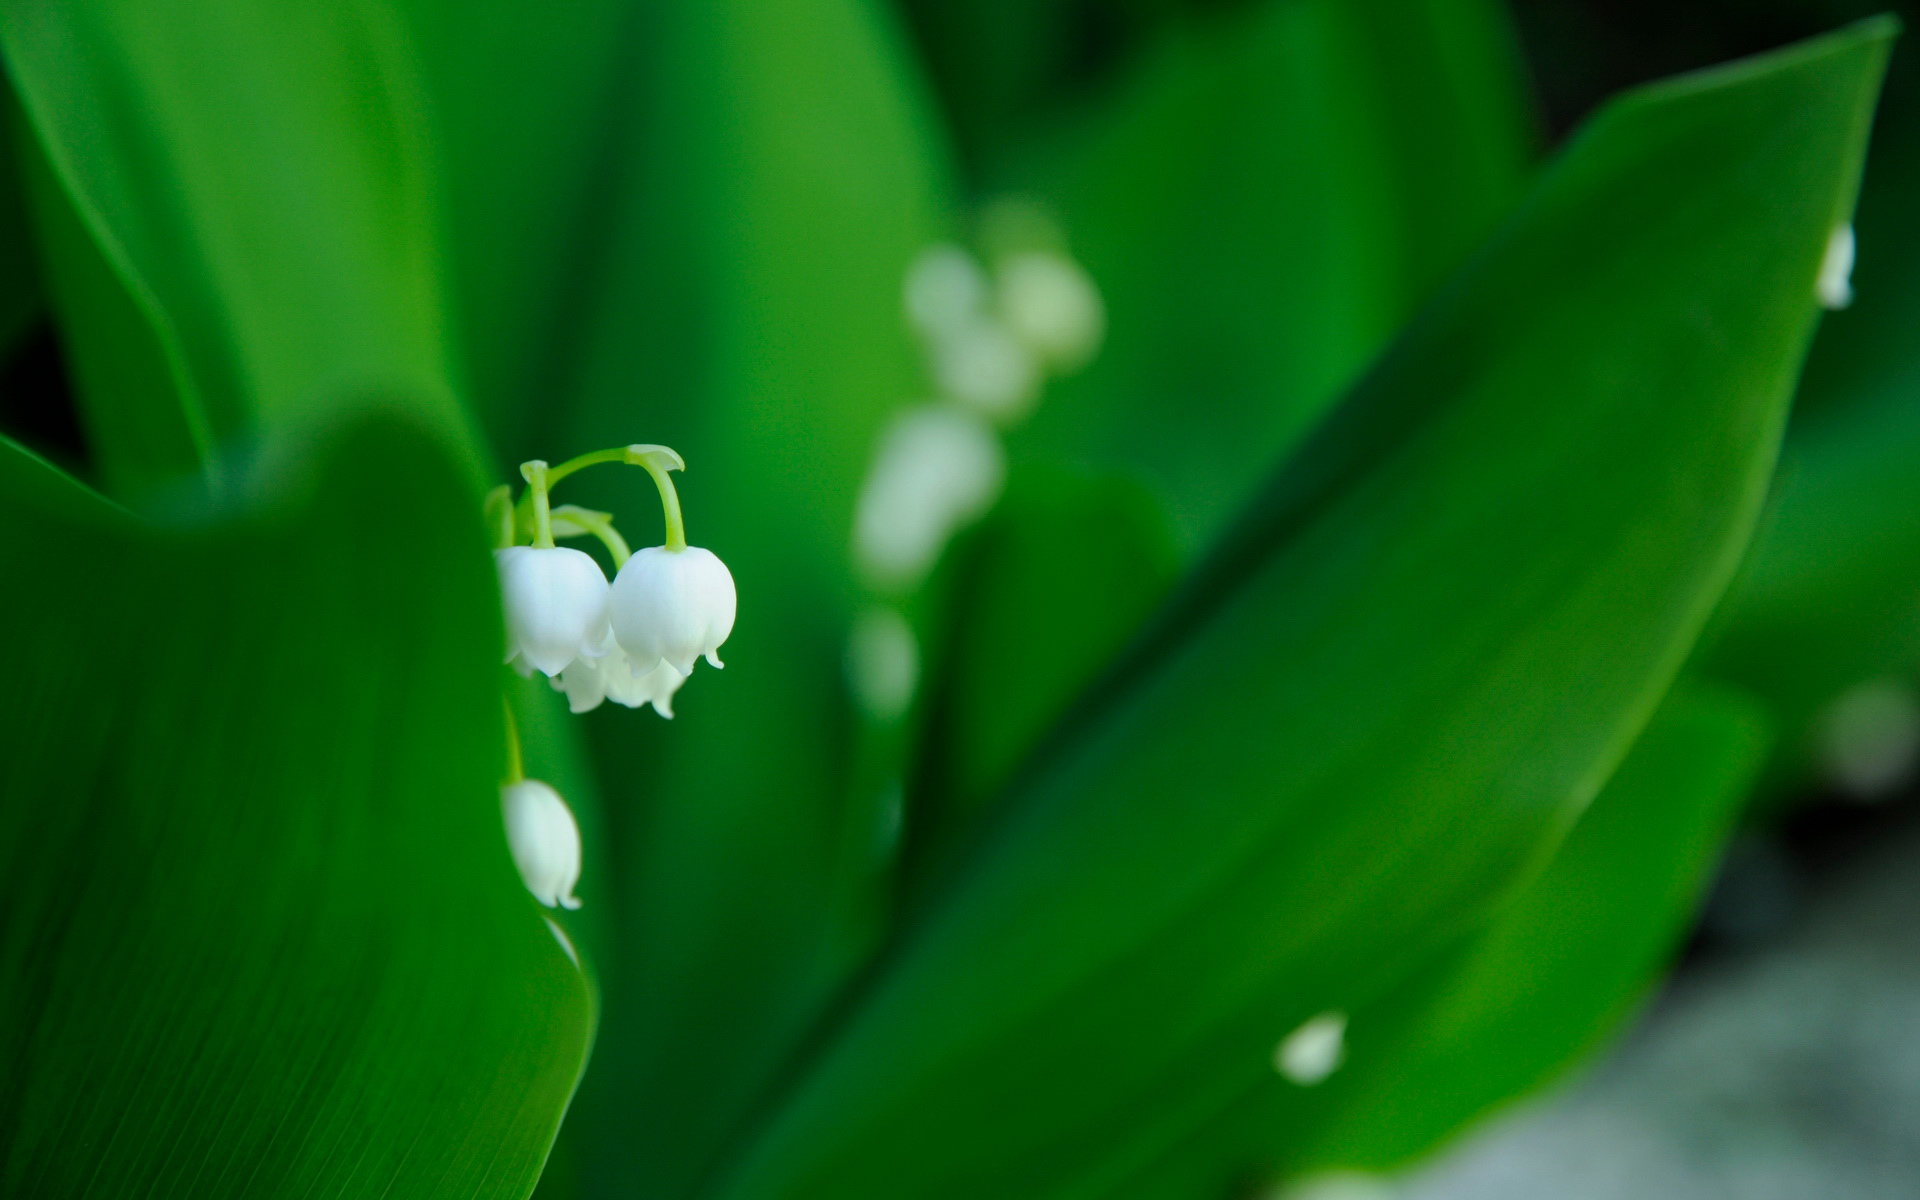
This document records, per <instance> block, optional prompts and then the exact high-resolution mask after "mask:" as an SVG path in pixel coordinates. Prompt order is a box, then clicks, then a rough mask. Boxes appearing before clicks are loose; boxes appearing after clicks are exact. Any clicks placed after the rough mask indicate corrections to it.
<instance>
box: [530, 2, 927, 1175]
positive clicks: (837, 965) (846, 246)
mask: <svg viewBox="0 0 1920 1200" xmlns="http://www.w3.org/2000/svg"><path fill="white" fill-rule="evenodd" d="M636 20H637V21H638V25H637V27H636V32H635V35H634V37H633V39H632V42H631V45H632V46H633V47H634V53H633V55H632V58H631V61H627V62H623V63H622V65H621V71H622V73H623V76H624V77H626V78H630V79H633V80H636V81H638V85H637V94H636V95H635V96H634V97H633V98H632V103H633V105H634V108H633V110H632V111H630V112H627V113H624V114H622V116H623V119H624V120H625V121H626V122H628V123H629V128H630V130H631V139H630V140H629V141H626V142H623V143H622V144H621V145H620V146H619V147H618V148H617V149H616V151H615V154H616V157H617V159H618V161H620V162H621V163H622V164H624V165H623V169H622V171H621V173H620V177H619V180H618V188H617V191H616V193H615V198H614V200H613V201H610V206H609V208H608V210H607V211H608V212H609V213H610V214H611V216H610V218H609V224H608V226H607V227H606V228H605V229H604V231H603V232H602V235H601V250H600V255H601V259H602V262H601V272H602V274H601V280H602V283H601V288H600V290H599V291H598V292H597V293H596V294H595V295H593V296H592V297H590V298H589V300H588V302H587V310H588V311H589V312H590V313H591V321H590V323H589V325H588V326H587V327H586V328H584V329H582V330H580V331H579V337H580V346H581V350H580V352H579V355H578V363H577V370H576V372H575V374H574V375H573V376H572V377H571V378H569V379H566V380H563V381H560V382H561V386H562V388H563V390H562V392H561V394H560V396H559V397H557V398H556V399H555V400H554V402H553V403H552V404H550V405H548V406H547V407H546V409H545V410H544V412H543V414H542V415H543V417H544V426H543V429H544V432H543V433H542V434H541V435H540V436H541V438H542V440H541V441H540V442H539V443H538V444H540V445H543V446H544V447H546V448H545V449H543V450H542V454H543V456H544V457H549V458H559V457H564V456H566V455H569V454H572V453H576V452H579V451H584V450H590V449H596V448H599V447H602V446H612V445H620V444H623V443H629V442H634V441H660V442H666V443H669V444H671V445H673V446H674V447H675V448H676V449H678V450H680V451H681V452H682V453H683V454H684V455H685V457H686V460H687V464H688V467H687V471H686V472H685V474H684V475H683V476H681V477H680V480H679V487H680V494H681V497H682V499H683V501H684V503H685V508H686V514H687V522H688V531H689V536H690V537H691V538H692V540H693V541H694V542H695V543H696V544H698V545H702V546H706V547H708V548H710V549H712V550H713V551H714V552H715V553H717V554H719V555H720V556H721V558H723V559H724V560H725V561H726V563H727V565H728V566H729V567H730V568H731V570H732V572H733V575H734V578H735V580H736V581H737V584H738V588H739V594H740V617H739V623H738V625H737V626H736V628H735V630H734V633H733V636H732V638H731V639H730V640H729V641H728V643H727V646H726V649H725V658H726V663H727V668H726V670H725V672H724V673H716V672H714V671H713V670H712V669H711V668H708V667H701V668H699V669H698V670H697V671H696V673H695V676H694V678H693V679H692V680H691V681H690V682H689V683H688V685H687V687H686V689H685V690H684V691H682V692H681V693H680V695H679V697H678V698H677V700H676V702H675V711H676V712H677V713H678V717H677V719H676V720H675V721H674V722H673V723H672V724H671V725H667V724H665V723H663V722H661V721H659V720H658V719H657V718H655V717H654V716H653V715H652V714H651V713H633V712H628V711H625V710H618V711H605V712H601V713H596V714H594V715H593V716H592V717H590V718H588V719H587V727H588V729H589V731H590V735H591V738H592V741H593V743H594V747H595V752H596V761H597V764H598V767H599V774H600V780H601V796H602V800H603V803H604V806H605V817H606V820H607V823H608V828H609V831H610V836H611V838H612V840H613V843H614V845H613V847H612V858H613V860H614V871H615V873H616V875H617V877H618V878H617V881H616V882H617V886H618V888H619V889H620V897H619V904H620V910H619V931H618V939H619V945H618V953H619V956H620V958H619V961H618V962H617V963H615V964H611V965H609V966H606V967H605V970H606V972H607V985H606V987H607V990H606V1008H605V1025H604V1033H603V1037H602V1039H601V1042H600V1046H599V1050H598V1052H597V1054H596V1067H595V1071H594V1074H593V1077H592V1078H591V1079H590V1080H589V1082H588V1085H587V1087H588V1089H589V1092H588V1094H589V1095H590V1097H591V1100H592V1108H593V1110H594V1111H593V1113H592V1115H591V1117H590V1118H589V1119H590V1120H591V1121H592V1122H593V1124H594V1128H593V1129H591V1130H583V1131H582V1132H583V1136H585V1137H586V1138H587V1140H588V1141H590V1143H591V1145H590V1146H589V1147H588V1148H586V1149H585V1150H584V1153H585V1155H586V1161H585V1162H584V1163H583V1165H582V1171H583V1175H584V1176H585V1178H586V1179H587V1180H588V1182H589V1183H590V1184H593V1185H596V1186H606V1187H610V1188H620V1189H634V1190H639V1191H643V1192H645V1193H646V1194H648V1195H649V1196H654V1197H661V1198H663V1200H664V1198H670V1197H676V1196H683V1195H687V1194H689V1193H690V1192H691V1191H692V1190H693V1189H695V1188H696V1187H697V1186H698V1185H699V1183H700V1180H701V1179H702V1177H703V1176H704V1175H705V1174H706V1173H707V1172H708V1171H710V1170H711V1169H712V1167H713V1165H714V1164H715V1162H716V1161H717V1160H718V1159H719V1158H720V1157H721V1156H722V1155H723V1154H724V1153H725V1151H726V1147H727V1146H728V1144H729V1143H730V1141H731V1140H732V1139H734V1138H736V1137H738V1136H739V1135H740V1130H741V1126H742V1124H743V1123H744V1122H745V1121H746V1120H748V1119H749V1117H750V1115H751V1114H752V1113H753V1112H754V1111H755V1110H756V1109H757V1107H758V1105H759V1104H760V1103H761V1101H762V1100H763V1098H764V1096H765V1095H766V1093H767V1092H768V1091H769V1090H770V1089H771V1088H772V1086H773V1084H774V1081H775V1080H776V1079H777V1077H778V1076H779V1074H780V1072H782V1071H783V1070H784V1069H785V1067H786V1065H787V1063H788V1061H789V1059H790V1057H791V1056H792V1055H793V1053H794V1051H795V1048H796V1046H797V1045H798V1044H800V1042H801V1041H802V1040H803V1039H804V1038H806V1037H807V1036H808V1035H809V1033H810V1031H811V1029H812V1026H813V1022H814V1021H815V1019H816V1018H817V1017H818V1016H819V1014H820V1013H821V1011H822V1010H823V1008H824V1007H825V1006H826V1005H827V1004H828V1003H829V1002H830V1000H831V999H832V997H833V996H834V995H835V994H836V992H837V991H838V989H839V987H840V986H841V984H842V982H843V981H844V980H845V979H846V978H847V976H848V974H849V973H850V972H851V971H853V970H854V969H855V968H856V966H857V965H858V964H859V963H860V962H861V961H862V960H863V958H864V955H865V953H866V951H867V949H868V947H869V946H870V944H871V941H872V939H873V937H874V936H875V932H876V930H877V928H878V923H879V920H880V915H881V912H882V909H883V904H882V901H883V900H884V898H885V895H886V892H887V889H888V874H887V871H888V868H889V867H890V859H889V858H888V857H887V853H886V852H887V851H888V850H889V849H890V848H889V847H887V846H885V845H883V844H882V841H881V839H880V837H879V836H878V835H879V832H880V830H881V829H882V826H883V818H884V810H883V806H884V801H885V795H884V793H882V792H880V791H878V790H876V789H865V790H859V791H856V790H855V789H854V788H853V784H852V774H853V772H852V768H851V764H850V761H849V759H850V755H849V752H848V750H847V747H848V745H849V744H850V742H851V740H852V736H851V735H852V726H853V724H854V722H853V719H852V717H851V714H850V711H849V706H848V704H847V700H846V697H845V692H844V685H843V669H842V663H843V660H844V650H845V640H846V635H847V631H848V628H849V625H850V623H851V620H852V616H853V611H854V608H855V605H856V603H857V601H858V598H859V597H858V592H857V589H856V587H855V585H854V583H853V581H852V578H851V566H850V562H851V549H850V534H851V530H852V524H853V510H854V499H855V495H856V493H857V490H858V488H859V485H860V482H861V480H862V478H863V476H864V475H865V473H866V470H867V465H868V462H869V459H870V457H871V455H872V453H873V449H874V445H875V441H876V439H877V436H878V434H879V431H880V429H881V426H882V424H883V422H884V421H885V420H886V419H887V417H888V416H889V415H890V414H891V413H892V412H893V411H894V410H895V409H897V408H899V407H903V406H905V405H906V404H909V403H911V402H913V401H915V400H919V399H922V398H923V394H922V390H921V389H922V388H924V387H925V380H924V377H923V375H922V373H921V367H920V363H919V358H918V352H917V349H916V347H915V346H914V345H913V344H912V342H911V340H910V338H909V336H908V334H907V331H906V329H905V326H904V322H903V320H902V317H901V314H900V286H901V277H902V275H903V274H904V272H905V270H906V267H907V264H908V263H909V262H910V261H911V260H912V258H913V256H914V255H915V254H916V253H917V252H918V250H919V249H920V248H921V247H922V246H924V245H925V244H926V243H928V242H930V241H932V240H934V239H935V238H936V237H938V236H939V235H940V232H941V230H942V228H943V217H944V212H943V203H942V198H943V189H944V180H943V179H942V177H941V175H940V170H939V168H940V164H939V162H938V158H937V155H936V153H935V152H934V151H933V149H932V148H931V147H932V142H931V140H930V138H929V137H928V133H927V125H928V121H927V118H926V114H925V112H924V111H923V108H922V105H921V101H920V99H919V97H917V96H916V95H915V93H914V92H913V90H912V86H911V80H910V78H909V77H908V76H907V74H906V72H905V71H904V69H903V64H902V61H901V56H900V52H899V48H898V46H897V45H896V44H895V40H894V31H893V30H892V29H891V28H890V27H889V26H888V25H887V24H886V22H885V20H884V19H883V15H882V14H881V13H880V12H878V11H876V8H875V6H874V5H872V4H870V3H867V2H866V0H802V2H800V3H794V2H792V0H782V2H779V3H774V2H772V0H727V2H725V3H713V2H712V0H677V2H675V3H669V4H656V5H652V6H648V7H647V8H646V9H645V11H644V12H641V13H638V14H637V16H636ZM565 486H566V488H567V489H569V490H567V491H566V492H564V493H563V495H564V496H565V498H566V499H568V500H569V501H571V502H576V503H583V504H590V505H593V506H594V507H596V508H600V509H602V510H607V511H612V512H615V513H616V514H618V516H619V517H620V520H621V527H622V529H623V530H624V531H625V532H626V533H627V535H628V536H629V538H630V539H631V540H632V541H633V542H634V543H635V544H636V545H642V544H646V543H648V542H652V541H655V540H657V539H658V537H659V533H658V531H659V529H660V526H659V524H658V521H659V517H658V516H657V514H658V512H659V506H658V502H657V500H655V499H654V497H653V495H652V488H651V485H650V484H649V483H647V481H646V479H645V476H644V475H642V474H641V473H640V472H637V471H629V472H627V473H626V474H625V475H624V476H623V475H622V474H621V473H620V472H618V471H615V470H613V469H611V468H603V469H601V471H599V472H597V473H590V474H586V475H582V476H579V477H578V482H577V486H576V483H575V481H572V480H570V481H568V483H567V484H566V485H565ZM585 1107H587V1106H586V1105H583V1108H585ZM583 1115H585V1114H583Z"/></svg>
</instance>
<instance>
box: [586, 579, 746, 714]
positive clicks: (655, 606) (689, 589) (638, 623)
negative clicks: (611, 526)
mask: <svg viewBox="0 0 1920 1200" xmlns="http://www.w3.org/2000/svg"><path fill="white" fill-rule="evenodd" d="M736 603H737V600H736V596H735V593H734V587H733V575H732V573H731V572H729V571H728V570H727V566H726V564H725V563H723V562H721V561H720V560H719V558H717V557H715V555H714V554H713V552H712V551H710V550H703V549H701V548H700V547H698V546H681V547H679V548H675V547H673V546H649V547H648V548H647V549H645V550H641V551H638V552H637V553H635V554H634V556H633V557H632V558H629V559H628V560H627V562H626V565H625V566H623V567H621V568H620V573H619V575H617V576H616V577H615V578H614V581H613V590H612V593H611V594H610V596H609V599H608V609H607V611H608V616H609V617H610V619H611V621H612V624H613V636H614V638H615V639H616V640H617V641H618V642H619V643H620V648H621V649H622V650H624V651H626V653H627V657H628V658H630V659H633V660H634V661H635V662H636V663H654V662H659V661H662V660H664V661H665V662H666V663H667V665H669V666H670V667H672V668H673V669H674V670H675V671H678V672H679V673H680V674H681V675H682V676H685V675H690V674H692V673H693V664H694V660H695V659H698V658H700V657H702V656H704V657H705V658H706V660H707V661H708V662H709V663H712V664H713V665H714V666H716V667H720V666H724V665H725V664H724V663H722V662H721V661H720V654H719V650H720V644H721V643H722V642H724V641H726V640H727V635H728V634H730V633H732V632H733V618H734V609H735V606H736ZM669 695H671V693H669Z"/></svg>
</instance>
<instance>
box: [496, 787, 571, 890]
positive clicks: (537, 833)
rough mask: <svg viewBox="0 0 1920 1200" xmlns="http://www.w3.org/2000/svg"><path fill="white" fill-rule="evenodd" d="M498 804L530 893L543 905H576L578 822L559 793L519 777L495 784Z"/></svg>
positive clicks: (511, 846)
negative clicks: (498, 793)
mask: <svg viewBox="0 0 1920 1200" xmlns="http://www.w3.org/2000/svg"><path fill="white" fill-rule="evenodd" d="M500 810H501V815H502V816H503V817H504V818H505V820H506V825H507V847H508V848H509V849H510V850H511V851H512V852H513V864H514V866H516V867H519V868H520V880H521V882H523V883H525V884H526V885H527V890H528V891H529V892H532V893H533V896H534V899H536V900H538V901H540V903H542V904H544V905H546V906H547V907H548V908H579V907H580V901H579V898H578V897H576V896H575V895H574V894H573V888H574V885H575V884H577V883H579V882H580V826H579V825H577V824H576V823H575V822H574V819H573V812H572V811H571V810H570V809H568V808H567V803H566V801H564V800H562V799H561V798H560V793H559V792H556V791H554V790H553V788H552V787H550V786H548V785H547V784H544V783H541V782H540V781H539V780H537V779H522V780H520V781H519V782H518V783H510V784H508V785H506V786H505V787H503V788H501V789H500Z"/></svg>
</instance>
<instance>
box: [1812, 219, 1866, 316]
mask: <svg viewBox="0 0 1920 1200" xmlns="http://www.w3.org/2000/svg"><path fill="white" fill-rule="evenodd" d="M1856 250H1857V246H1856V244H1855V241H1854V236H1853V226H1851V225H1842V226H1840V227H1839V228H1837V229H1835V230H1834V231H1833V236H1832V237H1830V238H1828V239H1827V256H1826V258H1825V259H1823V260H1822V261H1821V263H1820V281H1819V283H1818V284H1817V285H1815V291H1816V292H1817V293H1818V294H1819V296H1820V303H1821V304H1823V305H1825V306H1826V307H1827V308H1831V309H1835V310H1838V309H1842V308H1846V307H1848V306H1850V305H1851V304H1852V303H1853V260H1854V255H1855V252H1856Z"/></svg>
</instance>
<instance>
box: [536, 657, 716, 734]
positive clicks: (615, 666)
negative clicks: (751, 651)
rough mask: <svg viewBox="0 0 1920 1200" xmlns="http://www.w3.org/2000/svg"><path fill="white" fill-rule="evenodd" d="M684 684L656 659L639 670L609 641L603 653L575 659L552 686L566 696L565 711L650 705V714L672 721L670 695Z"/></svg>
mask: <svg viewBox="0 0 1920 1200" xmlns="http://www.w3.org/2000/svg"><path fill="white" fill-rule="evenodd" d="M686 681H687V677H686V676H685V675H682V674H681V673H680V672H678V671H676V670H674V669H673V668H672V667H671V666H669V665H667V664H666V663H664V662H661V661H659V660H658V659H656V660H655V661H654V664H653V666H652V667H651V668H646V669H642V668H641V667H639V666H637V665H636V664H635V663H634V661H633V660H632V659H630V658H628V657H627V652H626V651H625V650H622V649H621V648H620V643H619V642H617V641H615V640H613V638H611V637H609V638H608V639H607V644H606V653H604V654H603V655H601V656H600V657H599V658H577V659H575V660H574V661H573V663H572V665H571V666H569V667H568V668H567V669H566V671H565V672H564V673H562V674H561V676H560V678H558V679H556V680H554V681H553V686H554V690H556V691H561V692H565V693H566V695H567V707H568V708H569V709H571V710H572V711H573V712H575V713H584V712H591V711H592V710H594V709H596V708H599V707H600V705H601V704H602V703H604V702H605V701H608V700H611V701H613V702H614V703H615V704H622V705H625V706H626V707H628V708H639V707H640V706H641V705H643V704H651V705H653V711H654V712H657V713H659V714H660V715H661V716H663V717H665V718H667V719H668V720H672V719H673V694H674V693H675V692H677V691H679V690H680V685H682V684H684V683H685V682H686Z"/></svg>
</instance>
